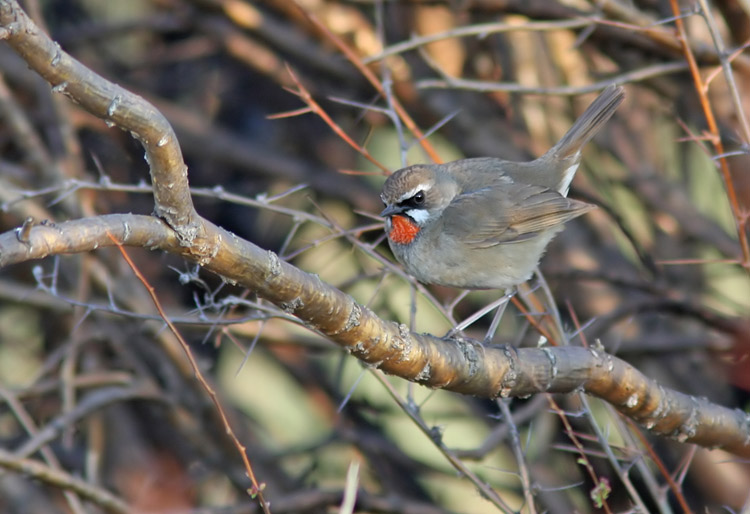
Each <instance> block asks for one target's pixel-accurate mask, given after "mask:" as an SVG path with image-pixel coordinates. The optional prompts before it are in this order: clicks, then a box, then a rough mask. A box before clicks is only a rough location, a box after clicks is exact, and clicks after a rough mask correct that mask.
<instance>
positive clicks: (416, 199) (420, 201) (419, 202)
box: [412, 191, 424, 205]
mask: <svg viewBox="0 0 750 514" xmlns="http://www.w3.org/2000/svg"><path fill="white" fill-rule="evenodd" d="M412 199H413V200H414V203H415V204H417V205H422V204H423V203H424V191H420V192H418V193H417V194H415V195H414V197H413V198H412Z"/></svg>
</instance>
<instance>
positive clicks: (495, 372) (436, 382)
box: [0, 214, 750, 455]
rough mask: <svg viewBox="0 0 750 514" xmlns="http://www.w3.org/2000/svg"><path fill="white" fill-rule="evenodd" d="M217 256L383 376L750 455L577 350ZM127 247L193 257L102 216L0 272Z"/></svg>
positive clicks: (250, 248) (235, 253)
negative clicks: (586, 411) (528, 342)
mask: <svg viewBox="0 0 750 514" xmlns="http://www.w3.org/2000/svg"><path fill="white" fill-rule="evenodd" d="M205 226H206V232H207V235H208V237H209V238H210V239H212V240H215V241H218V242H219V245H218V252H217V254H216V256H215V257H214V258H212V259H210V260H208V261H206V262H205V263H204V268H205V269H207V270H209V271H212V272H214V273H217V274H219V275H221V276H223V277H225V278H226V279H227V280H229V281H232V282H236V283H238V284H241V285H243V286H245V287H247V288H249V289H252V290H254V291H256V292H257V293H258V295H260V296H262V297H264V298H266V299H268V300H270V301H271V302H273V303H275V304H276V305H278V306H280V307H281V308H283V309H284V310H285V311H286V312H288V313H289V314H293V315H295V316H297V317H298V318H299V319H301V320H302V321H303V322H304V323H305V324H306V325H307V326H308V327H309V328H311V329H313V330H316V331H318V332H320V333H321V334H323V335H325V336H326V337H328V338H329V339H330V340H332V341H334V342H336V343H338V344H339V345H340V346H342V347H343V348H344V349H345V350H346V351H347V352H349V353H351V354H352V355H354V356H355V357H357V358H358V359H360V360H362V361H364V362H367V363H368V364H370V365H372V366H373V367H376V368H379V369H382V370H383V371H385V372H386V373H389V374H392V375H397V376H399V377H402V378H405V379H407V380H410V381H412V382H417V383H419V384H422V385H426V386H428V387H433V388H441V389H447V390H450V391H455V392H458V393H463V394H471V395H475V396H481V397H486V398H495V397H498V396H503V397H509V396H528V395H531V394H536V393H542V392H554V393H570V392H573V391H577V390H583V391H585V392H587V393H589V394H592V395H595V396H598V397H600V398H602V399H604V400H606V401H608V402H609V403H611V404H612V405H614V406H615V407H616V408H617V409H618V410H619V411H620V412H622V413H623V414H626V415H627V416H629V417H631V418H633V419H635V420H636V421H638V422H640V423H641V424H643V425H644V426H645V427H646V428H648V429H650V430H651V431H653V432H654V433H657V434H661V435H666V436H670V437H673V438H675V439H677V440H678V441H680V442H693V443H696V444H700V445H703V446H708V447H715V446H722V447H724V448H726V449H727V450H729V451H732V452H734V453H737V454H740V455H750V444H749V441H750V419H749V418H748V416H747V415H746V414H745V413H743V412H741V411H733V410H731V409H727V408H725V407H721V406H719V405H716V404H713V403H711V402H709V401H708V400H705V399H701V398H696V397H693V396H689V395H685V394H682V393H679V392H677V391H672V390H669V389H667V388H664V387H662V386H660V385H659V384H657V383H656V382H655V381H654V380H651V379H649V378H648V377H646V376H645V375H643V374H642V373H641V372H639V371H638V370H637V369H635V368H634V367H633V366H631V365H630V364H628V363H626V362H625V361H622V360H620V359H618V358H616V357H613V356H611V355H608V354H607V353H605V352H603V351H599V350H594V349H587V348H581V347H556V348H520V349H515V348H512V347H486V346H483V345H482V344H481V343H479V342H478V341H474V340H471V339H465V338H458V337H457V338H451V339H440V338H437V337H434V336H431V335H428V334H416V333H413V332H410V331H409V330H408V327H406V326H405V325H401V324H397V323H395V322H388V321H384V320H382V319H380V318H379V317H378V316H376V315H375V314H374V313H373V312H372V311H371V310H370V309H368V308H366V307H363V306H361V305H359V304H358V303H357V302H356V301H355V300H354V299H353V298H352V297H351V296H349V295H347V294H345V293H343V292H341V291H339V290H338V289H336V288H335V287H332V286H330V285H328V284H326V283H324V282H322V281H321V280H320V278H318V277H317V275H313V274H310V273H306V272H304V271H302V270H300V269H298V268H296V267H294V266H292V265H291V264H289V263H287V262H284V261H282V260H280V259H279V258H278V256H277V255H276V254H275V253H273V252H271V251H266V250H263V249H261V248H259V247H258V246H256V245H254V244H252V243H250V242H247V241H245V240H242V239H240V238H238V237H237V236H235V235H234V234H231V233H229V232H227V231H225V230H223V229H221V228H220V227H216V226H215V225H213V224H211V223H210V222H208V221H206V222H205ZM108 234H112V235H113V237H114V238H115V239H116V240H117V241H118V242H120V243H121V244H124V245H129V246H142V247H147V248H158V249H162V250H166V251H170V252H174V253H181V254H183V255H184V256H185V257H186V258H192V259H195V257H193V256H192V255H191V254H190V252H189V249H187V248H184V247H182V246H180V245H179V244H178V242H177V238H176V237H175V235H174V233H173V231H172V230H170V229H169V227H167V226H166V224H164V223H162V222H160V221H159V220H157V219H155V218H152V217H148V216H136V215H130V214H120V215H109V216H99V217H97V218H91V219H82V220H77V221H69V222H65V223H61V224H59V225H55V226H36V227H33V228H32V229H31V230H29V231H28V235H27V237H26V238H25V240H24V241H19V240H18V235H17V233H16V232H6V233H5V234H2V235H0V267H5V266H8V265H10V264H13V263H16V262H23V261H27V260H30V259H40V258H43V257H47V256H49V255H55V254H59V253H75V252H83V251H91V250H94V249H96V248H98V247H101V246H112V245H113V244H114V242H113V241H112V240H111V239H110V238H109V236H108Z"/></svg>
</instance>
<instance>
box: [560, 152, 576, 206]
mask: <svg viewBox="0 0 750 514" xmlns="http://www.w3.org/2000/svg"><path fill="white" fill-rule="evenodd" d="M579 155H580V153H579V154H577V155H576V163H575V164H573V165H572V166H571V167H569V168H568V169H567V170H565V171H564V172H563V176H562V180H561V181H560V187H559V188H558V191H559V192H560V194H561V195H563V196H568V191H570V183H571V182H573V177H575V176H576V171H578V166H579V165H580V164H581V161H579V160H578V157H579Z"/></svg>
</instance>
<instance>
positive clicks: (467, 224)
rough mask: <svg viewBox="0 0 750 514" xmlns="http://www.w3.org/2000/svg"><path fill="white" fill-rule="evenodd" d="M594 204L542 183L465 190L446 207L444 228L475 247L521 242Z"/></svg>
mask: <svg viewBox="0 0 750 514" xmlns="http://www.w3.org/2000/svg"><path fill="white" fill-rule="evenodd" d="M593 207H594V206H593V205H590V204H587V203H584V202H579V201H577V200H572V199H570V198H566V197H564V196H562V195H561V194H560V193H558V192H557V191H553V190H551V189H547V188H545V187H541V186H531V185H528V184H518V183H510V184H507V183H506V184H503V185H502V187H486V188H481V189H477V190H475V191H470V192H465V193H462V194H459V195H458V196H456V198H455V199H454V200H453V201H452V202H451V203H450V205H449V206H448V207H446V208H445V210H444V211H443V214H442V220H443V227H442V228H443V231H444V232H445V234H446V235H450V236H452V237H456V238H459V239H460V240H461V241H463V242H464V243H466V244H467V245H470V246H472V247H475V248H487V247H490V246H495V245H498V244H505V243H518V242H521V241H526V240H528V239H531V238H534V237H536V236H537V235H538V234H539V233H540V232H543V231H544V230H546V229H550V228H553V227H556V226H559V225H561V224H563V223H565V222H566V221H568V220H570V219H572V218H575V217H576V216H580V215H581V214H583V213H584V212H586V211H588V210H590V209H592V208H593Z"/></svg>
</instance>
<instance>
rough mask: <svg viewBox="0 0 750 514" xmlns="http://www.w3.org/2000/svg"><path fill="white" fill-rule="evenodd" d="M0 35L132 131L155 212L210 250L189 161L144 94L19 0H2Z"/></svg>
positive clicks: (46, 74) (66, 89)
mask: <svg viewBox="0 0 750 514" xmlns="http://www.w3.org/2000/svg"><path fill="white" fill-rule="evenodd" d="M0 28H1V30H0V39H4V40H5V41H6V42H7V43H8V45H10V46H11V48H13V50H15V51H16V52H17V53H18V55H20V56H21V57H22V58H23V59H24V60H25V61H26V62H27V63H28V65H29V66H30V67H31V68H32V69H33V70H34V71H36V72H37V73H39V75H41V76H42V77H43V78H44V79H45V80H47V82H49V83H50V84H52V86H53V90H54V91H56V92H59V93H63V94H65V95H67V96H68V97H70V98H71V99H72V100H73V101H75V102H77V103H79V104H80V105H81V106H82V107H83V108H84V109H86V110H87V111H89V112H91V113H92V114H94V115H96V116H98V117H99V118H101V119H103V120H105V122H106V123H107V124H108V125H112V126H114V125H117V126H118V127H120V128H122V129H123V130H127V131H129V132H130V133H131V134H132V135H133V137H135V138H136V139H138V140H139V141H140V142H141V144H143V146H144V148H145V149H146V155H145V158H146V161H147V162H148V164H149V168H150V170H151V181H152V182H153V186H154V201H155V213H156V215H157V216H159V217H160V218H163V219H164V220H166V222H167V223H168V224H169V226H171V227H172V228H174V229H175V231H176V232H177V235H178V237H179V238H180V241H181V242H182V243H183V244H184V245H186V246H190V247H191V248H192V249H193V253H196V252H197V253H198V254H205V253H208V252H209V251H210V250H209V249H208V248H206V246H205V244H201V239H202V236H203V233H202V224H201V220H200V217H199V216H198V214H197V213H196V211H195V208H194V207H193V202H192V199H191V198H190V192H189V189H188V180H187V166H186V165H185V162H184V160H183V158H182V150H181V149H180V145H179V143H178V141H177V138H176V136H175V133H174V130H172V126H171V125H170V124H169V122H168V121H167V119H166V118H165V117H164V115H163V114H162V113H161V112H159V111H158V110H157V109H156V108H155V107H154V106H153V105H151V104H150V103H149V102H147V101H146V100H144V99H143V98H141V97H140V96H138V95H136V94H133V93H131V92H130V91H127V90H125V89H123V88H122V87H120V86H118V85H117V84H114V83H112V82H109V81H108V80H105V79H104V78H103V77H101V76H100V75H98V74H96V73H94V72H93V71H91V70H90V69H89V68H87V67H86V66H84V65H83V64H81V63H80V62H79V61H77V60H76V59H74V58H73V57H71V56H70V55H69V54H68V53H66V52H64V51H63V50H62V49H61V48H60V45H58V44H57V43H55V42H54V41H52V40H51V39H50V38H49V36H47V35H46V34H45V33H44V32H42V31H41V30H40V29H39V27H37V26H36V25H35V24H34V22H33V21H31V19H30V18H29V17H28V15H27V14H26V13H25V12H24V11H23V10H22V9H21V8H20V7H19V6H18V3H17V2H16V1H15V0H12V1H2V2H0Z"/></svg>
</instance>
